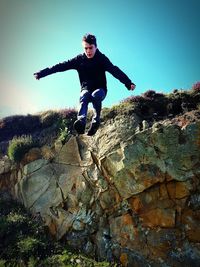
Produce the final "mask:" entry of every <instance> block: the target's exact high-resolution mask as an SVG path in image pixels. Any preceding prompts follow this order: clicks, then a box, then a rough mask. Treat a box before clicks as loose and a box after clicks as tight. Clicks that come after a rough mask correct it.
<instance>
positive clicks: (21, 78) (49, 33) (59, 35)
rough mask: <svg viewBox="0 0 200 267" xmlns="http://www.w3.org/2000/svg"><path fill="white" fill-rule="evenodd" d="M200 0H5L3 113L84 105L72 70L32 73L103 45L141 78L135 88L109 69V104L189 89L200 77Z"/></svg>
mask: <svg viewBox="0 0 200 267" xmlns="http://www.w3.org/2000/svg"><path fill="white" fill-rule="evenodd" d="M199 14H200V1H199V0H130V1H129V0H121V1H120V0H115V1H114V0H110V1H106V0H101V1H99V0H93V1H89V2H87V1H80V0H56V1H55V0H34V1H32V0H17V1H16V0H0V40H1V42H0V44H1V45H0V59H1V64H0V117H4V116H8V115H14V114H27V113H35V112H39V111H43V110H48V109H60V108H67V107H72V108H73V107H75V108H77V106H78V99H79V92H80V85H79V80H78V74H77V72H76V71H74V70H70V71H67V72H62V73H56V74H53V75H50V76H47V77H45V78H43V79H41V80H39V81H36V80H35V79H34V77H33V73H34V72H36V71H38V70H40V69H43V68H46V67H48V66H52V65H54V64H56V63H58V62H62V61H65V60H67V59H70V58H72V57H74V56H76V55H77V54H80V53H82V52H83V51H82V46H81V39H82V36H83V35H84V34H85V33H87V32H90V33H93V34H95V35H96V37H97V42H98V48H99V50H100V51H101V52H102V53H104V54H105V55H106V56H108V57H109V58H110V60H111V61H112V63H113V64H115V65H117V66H118V67H120V68H121V69H122V70H123V71H124V72H125V73H126V74H127V75H128V76H129V77H130V79H131V80H132V81H133V82H134V83H136V85H137V87H136V90H135V91H134V92H131V91H128V90H127V89H126V88H125V86H124V85H123V84H121V83H120V82H119V81H118V80H116V79H115V78H114V77H113V76H111V75H110V74H109V73H108V74H107V80H108V95H107V98H106V99H105V101H104V102H103V106H107V107H110V106H112V105H114V104H117V103H118V102H119V101H120V100H122V99H124V98H126V97H128V96H130V95H140V94H141V93H143V92H145V91H147V90H149V89H154V90H156V91H158V92H166V93H167V92H171V91H173V90H174V89H181V88H182V89H189V88H191V86H192V85H193V84H194V83H196V82H198V81H200V67H199V62H200V49H199V47H200V16H199Z"/></svg>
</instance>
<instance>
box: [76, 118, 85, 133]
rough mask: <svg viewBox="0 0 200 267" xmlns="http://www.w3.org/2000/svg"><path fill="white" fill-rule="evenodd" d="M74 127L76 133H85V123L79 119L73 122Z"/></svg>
mask: <svg viewBox="0 0 200 267" xmlns="http://www.w3.org/2000/svg"><path fill="white" fill-rule="evenodd" d="M74 129H75V130H76V131H77V133H78V134H84V133H85V123H84V122H83V121H81V120H76V121H75V122H74Z"/></svg>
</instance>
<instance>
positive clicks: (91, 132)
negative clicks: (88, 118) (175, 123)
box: [87, 122, 100, 136]
mask: <svg viewBox="0 0 200 267" xmlns="http://www.w3.org/2000/svg"><path fill="white" fill-rule="evenodd" d="M99 126H100V123H99V122H92V123H91V125H90V129H89V130H88V133H87V135H89V136H92V135H94V134H95V133H96V132H97V130H98V129H99Z"/></svg>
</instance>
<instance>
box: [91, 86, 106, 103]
mask: <svg viewBox="0 0 200 267" xmlns="http://www.w3.org/2000/svg"><path fill="white" fill-rule="evenodd" d="M92 98H93V100H96V101H103V100H104V98H105V92H104V90H103V89H97V90H95V91H94V92H93V93H92Z"/></svg>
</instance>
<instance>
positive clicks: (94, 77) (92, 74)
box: [38, 49, 133, 91]
mask: <svg viewBox="0 0 200 267" xmlns="http://www.w3.org/2000/svg"><path fill="white" fill-rule="evenodd" d="M70 69H75V70H77V72H78V75H79V80H80V84H81V90H83V89H87V90H89V91H94V90H96V89H98V88H103V89H104V90H105V91H107V81H106V75H105V72H106V71H108V72H109V73H111V74H112V75H113V76H114V77H115V78H117V79H118V80H119V81H120V82H122V83H123V84H124V85H125V86H126V87H127V89H130V87H131V84H133V83H132V82H131V80H130V79H129V78H128V76H127V75H126V74H125V73H124V72H123V71H121V70H120V69H119V68H118V67H117V66H114V65H113V64H112V63H111V62H110V60H109V59H108V58H107V57H106V56H105V55H104V54H102V53H101V52H100V51H99V50H98V49H97V50H96V53H95V55H94V57H93V58H87V56H86V55H85V54H81V55H78V56H77V57H75V58H72V59H70V60H68V61H64V62H62V63H59V64H56V65H54V66H52V67H50V68H46V69H43V70H41V71H39V72H38V75H39V78H42V77H45V76H47V75H50V74H52V73H55V72H61V71H66V70H70Z"/></svg>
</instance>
